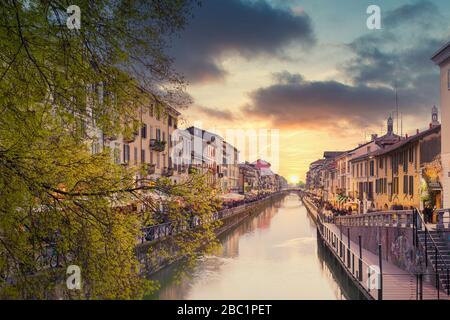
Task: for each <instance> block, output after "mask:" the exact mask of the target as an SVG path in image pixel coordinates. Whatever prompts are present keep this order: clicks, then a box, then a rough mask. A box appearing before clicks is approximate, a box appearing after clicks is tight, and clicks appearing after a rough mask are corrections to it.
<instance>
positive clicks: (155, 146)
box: [150, 139, 167, 152]
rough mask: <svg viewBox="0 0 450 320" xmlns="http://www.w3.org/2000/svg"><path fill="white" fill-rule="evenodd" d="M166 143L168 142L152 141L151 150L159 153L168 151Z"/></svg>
mask: <svg viewBox="0 0 450 320" xmlns="http://www.w3.org/2000/svg"><path fill="white" fill-rule="evenodd" d="M166 143H167V142H166V141H160V140H156V139H150V149H152V150H154V151H157V152H163V151H164V150H165V149H166Z"/></svg>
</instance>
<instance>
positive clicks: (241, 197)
mask: <svg viewBox="0 0 450 320" xmlns="http://www.w3.org/2000/svg"><path fill="white" fill-rule="evenodd" d="M220 198H221V199H222V200H225V201H230V200H231V201H233V200H244V198H245V196H244V195H243V194H239V193H226V194H222V195H221V196H220Z"/></svg>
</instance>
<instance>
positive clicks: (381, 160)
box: [378, 158, 384, 169]
mask: <svg viewBox="0 0 450 320" xmlns="http://www.w3.org/2000/svg"><path fill="white" fill-rule="evenodd" d="M378 161H379V164H380V169H383V164H384V159H383V158H380V159H379V160H378Z"/></svg>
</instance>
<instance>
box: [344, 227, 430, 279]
mask: <svg viewBox="0 0 450 320" xmlns="http://www.w3.org/2000/svg"><path fill="white" fill-rule="evenodd" d="M340 229H341V230H342V232H343V234H345V235H347V232H348V230H349V232H350V239H351V240H352V241H353V242H354V243H358V242H359V236H361V242H362V246H363V248H364V249H366V250H369V251H370V252H372V253H373V254H376V255H378V244H381V253H382V256H383V259H384V260H386V261H388V262H390V263H392V264H394V265H396V266H397V267H399V268H401V269H403V270H405V271H408V272H416V271H419V270H420V269H421V268H422V267H421V266H422V262H423V256H422V254H421V252H420V251H419V250H417V249H416V248H415V247H414V244H413V230H412V229H411V228H402V227H346V226H340Z"/></svg>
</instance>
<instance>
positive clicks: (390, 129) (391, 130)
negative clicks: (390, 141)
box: [387, 116, 394, 136]
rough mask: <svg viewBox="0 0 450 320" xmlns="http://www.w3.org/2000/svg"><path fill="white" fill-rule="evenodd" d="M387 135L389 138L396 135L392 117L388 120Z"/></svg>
mask: <svg viewBox="0 0 450 320" xmlns="http://www.w3.org/2000/svg"><path fill="white" fill-rule="evenodd" d="M387 134H388V135H389V136H392V135H393V134H394V120H392V116H389V118H388V120H387Z"/></svg>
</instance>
